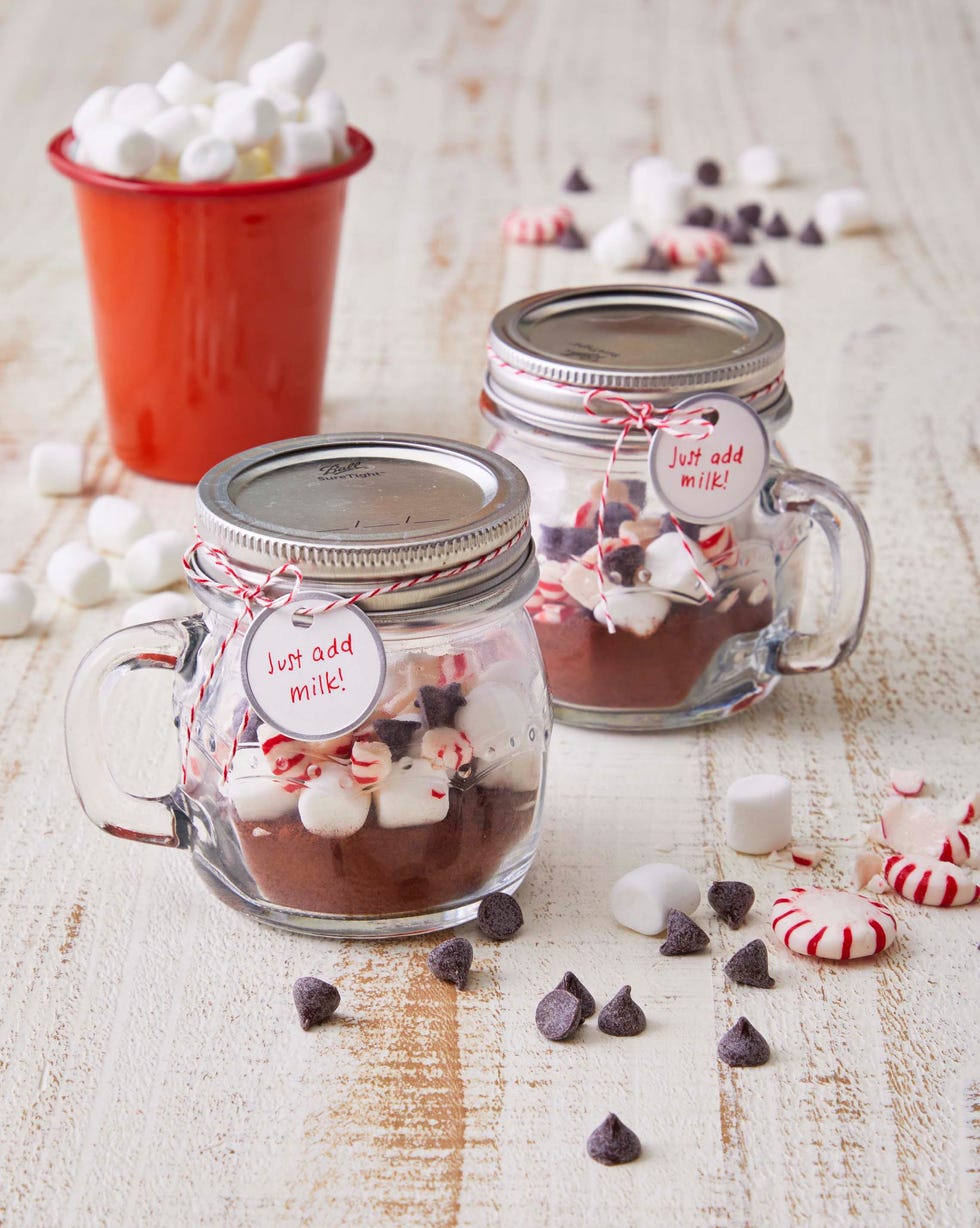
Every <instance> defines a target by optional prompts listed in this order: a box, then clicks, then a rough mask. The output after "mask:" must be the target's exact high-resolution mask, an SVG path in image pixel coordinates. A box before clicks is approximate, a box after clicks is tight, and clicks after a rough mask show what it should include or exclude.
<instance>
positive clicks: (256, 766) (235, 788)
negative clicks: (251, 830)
mask: <svg viewBox="0 0 980 1228" xmlns="http://www.w3.org/2000/svg"><path fill="white" fill-rule="evenodd" d="M296 793H297V790H296V789H295V788H292V789H291V788H290V787H288V786H287V785H285V784H283V782H282V781H279V780H277V779H276V777H275V776H273V775H272V774H271V773H270V772H269V769H268V767H267V766H266V763H265V760H264V759H263V757H262V752H261V751H259V750H257V749H255V748H254V747H246V748H244V749H242V750H239V751H237V752H236V754H235V757H234V759H233V760H232V761H231V771H230V774H229V778H228V796H229V797H230V798H231V801H232V804H233V805H234V807H235V809H236V810H237V811H238V817H239V818H240V819H241V820H242V821H243V822H245V823H271V822H274V821H275V820H276V819H284V818H285V817H286V815H288V814H292V813H293V811H295V809H296V802H297V798H296Z"/></svg>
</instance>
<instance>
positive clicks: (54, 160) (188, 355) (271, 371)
mask: <svg viewBox="0 0 980 1228" xmlns="http://www.w3.org/2000/svg"><path fill="white" fill-rule="evenodd" d="M347 135H348V140H349V142H350V146H351V156H350V157H349V158H348V159H347V160H346V161H345V162H342V163H340V164H339V165H337V166H330V167H326V168H324V169H323V170H318V171H312V172H310V173H309V174H305V175H298V176H296V177H294V178H290V179H267V180H260V181H258V182H255V183H219V184H214V183H207V184H203V183H200V184H199V183H192V184H184V183H157V182H147V181H145V180H136V179H117V178H116V177H114V176H112V175H104V174H102V173H101V172H99V171H95V170H92V169H90V168H89V167H85V166H79V165H78V163H76V162H73V161H72V160H71V158H69V157H68V155H67V152H66V150H67V146H68V145H69V144H70V142H71V140H72V134H71V132H70V130H65V131H64V132H60V133H59V134H58V135H57V136H56V137H54V139H53V140H52V141H51V143H50V145H49V146H48V158H49V159H50V161H51V164H52V165H53V166H54V168H55V170H57V171H59V172H60V173H61V174H63V175H67V176H68V178H69V179H71V180H72V181H73V187H74V193H75V206H76V208H77V210H78V219H79V224H80V226H81V231H82V244H83V247H84V250H85V263H86V267H87V270H88V283H89V293H90V297H91V302H92V317H93V322H94V326H95V342H96V348H97V350H98V355H99V365H100V367H101V371H102V384H103V388H104V391H105V400H106V407H107V410H108V416H109V434H110V439H111V441H112V446H113V449H114V450H115V452H116V454H117V455H118V456H119V458H120V460H122V461H123V462H124V463H125V464H126V465H128V466H129V467H130V468H131V469H135V470H137V471H138V472H139V473H145V474H149V475H150V476H151V477H155V478H166V479H169V480H170V481H174V482H197V481H198V480H199V479H200V478H201V476H202V475H203V474H204V473H205V472H206V471H207V470H208V469H210V468H211V467H212V465H215V464H217V463H218V461H220V460H223V459H224V458H225V457H226V456H231V455H233V454H234V453H236V452H241V451H244V450H245V449H246V448H252V447H255V446H256V445H258V444H263V443H269V442H271V441H272V440H275V439H287V438H291V437H293V436H297V435H309V434H314V433H316V431H317V430H318V427H319V418H320V401H321V396H322V392H323V371H324V366H325V364H326V358H327V339H328V335H329V331H330V308H331V303H332V300H333V289H334V281H335V278H336V272H337V252H338V248H339V245H340V230H341V222H342V220H343V215H344V202H345V198H346V195H347V180H348V179H349V178H350V176H351V175H353V174H354V173H355V172H356V171H359V170H360V169H361V168H362V167H363V166H365V165H366V164H367V163H368V162H369V161H370V159H371V156H372V154H373V153H374V147H373V146H372V144H371V142H370V141H369V140H368V138H367V137H366V136H365V135H364V134H363V133H362V132H359V131H358V130H357V129H356V128H349V129H348V133H347Z"/></svg>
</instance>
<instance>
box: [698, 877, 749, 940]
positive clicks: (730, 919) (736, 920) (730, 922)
mask: <svg viewBox="0 0 980 1228" xmlns="http://www.w3.org/2000/svg"><path fill="white" fill-rule="evenodd" d="M754 903H755V892H754V891H753V890H752V888H751V887H750V886H749V884H748V883H740V882H737V881H736V880H734V879H729V880H726V881H722V882H717V883H712V884H711V886H710V887H709V888H708V904H709V906H710V907H711V908H712V909H713V910H714V911H715V912H716V913H717V914H718V916H719V917H721V919H722V921H724V923H725V924H726V925H727V926H728V928H729V929H730V930H737V929H738V928H739V926H740V925H741V924H742V922H743V921H744V920H745V918H746V917H747V916H748V915H749V909H750V908H751V907H752V905H753V904H754Z"/></svg>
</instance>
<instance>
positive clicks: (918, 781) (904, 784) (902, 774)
mask: <svg viewBox="0 0 980 1228" xmlns="http://www.w3.org/2000/svg"><path fill="white" fill-rule="evenodd" d="M888 783H889V784H890V785H891V787H892V788H893V789H894V790H895V792H896V793H897V794H898V796H899V797H918V796H919V794H920V793H921V792H922V790H923V789H924V788H925V784H926V778H925V777H924V776H923V775H922V773H921V772H917V771H914V770H909V769H907V768H892V770H891V771H890V772H889V774H888Z"/></svg>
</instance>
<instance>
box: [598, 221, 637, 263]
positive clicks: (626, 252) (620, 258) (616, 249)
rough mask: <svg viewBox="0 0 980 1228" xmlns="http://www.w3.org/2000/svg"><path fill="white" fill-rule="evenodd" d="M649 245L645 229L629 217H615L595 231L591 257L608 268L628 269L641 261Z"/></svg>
mask: <svg viewBox="0 0 980 1228" xmlns="http://www.w3.org/2000/svg"><path fill="white" fill-rule="evenodd" d="M649 247H650V240H649V239H648V238H647V234H646V231H645V230H644V229H643V228H642V227H641V226H639V225H637V223H636V222H634V221H633V219H632V218H631V217H617V218H615V219H614V220H613V221H611V222H608V223H607V224H606V225H605V226H603V227H602V229H601V230H600V231H598V232H597V233H596V235H595V236H594V238H593V239H592V244H591V247H590V250H591V253H592V259H593V260H594V261H595V262H596V264H603V265H605V266H606V268H609V269H630V268H635V267H636V266H637V265H640V264H642V263H643V261H644V260H645V259H646V256H647V251H648V249H649Z"/></svg>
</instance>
